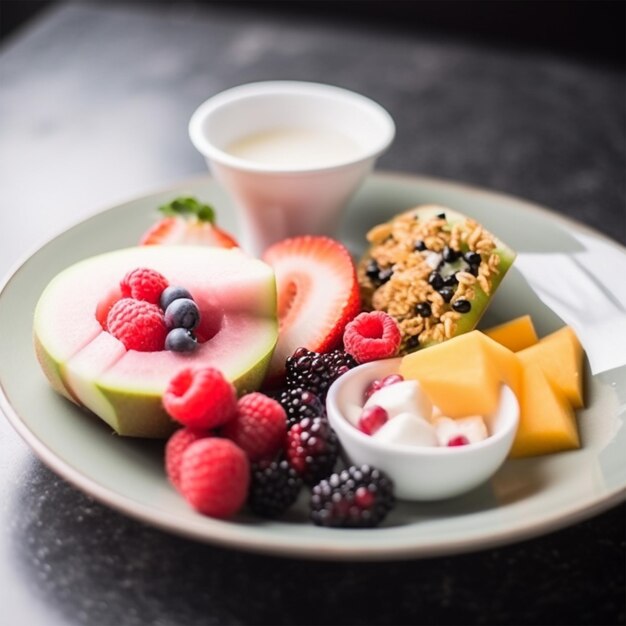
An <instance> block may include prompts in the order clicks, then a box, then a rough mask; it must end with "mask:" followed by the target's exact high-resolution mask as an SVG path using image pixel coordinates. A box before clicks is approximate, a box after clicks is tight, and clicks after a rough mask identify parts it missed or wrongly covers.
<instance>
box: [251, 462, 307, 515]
mask: <svg viewBox="0 0 626 626" xmlns="http://www.w3.org/2000/svg"><path fill="white" fill-rule="evenodd" d="M301 489H302V478H300V476H299V475H298V473H297V472H296V470H294V469H293V467H291V466H290V465H289V463H288V462H287V461H286V460H285V459H282V460H278V461H272V462H271V463H269V462H267V461H265V462H262V463H260V464H258V465H254V466H253V467H252V472H251V479H250V490H249V493H248V506H249V507H250V510H251V511H252V512H253V513H256V514H257V515H261V516H262V517H270V518H272V517H278V516H279V515H282V514H283V513H284V512H285V511H286V510H287V509H288V508H289V507H290V506H291V505H292V504H293V503H294V502H295V501H296V500H297V499H298V495H299V493H300V490H301Z"/></svg>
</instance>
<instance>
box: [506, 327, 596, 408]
mask: <svg viewBox="0 0 626 626" xmlns="http://www.w3.org/2000/svg"><path fill="white" fill-rule="evenodd" d="M518 356H519V357H520V358H522V359H523V360H524V361H525V362H526V361H532V362H534V363H536V364H537V365H539V366H540V367H541V369H542V370H543V372H544V374H545V375H546V376H547V378H548V380H549V381H550V382H551V383H552V384H553V385H554V386H555V387H556V388H557V389H559V390H560V391H561V393H562V394H563V395H564V396H565V397H566V398H567V400H568V401H569V402H570V404H571V405H572V407H573V408H575V409H579V408H581V407H583V406H584V399H583V349H582V346H581V345H580V342H579V341H578V337H577V336H576V334H575V333H574V331H573V330H572V329H571V328H570V327H569V326H564V327H563V328H560V329H559V330H557V331H556V332H553V333H552V334H550V335H547V336H546V337H544V338H543V339H541V340H540V341H539V343H537V344H535V345H534V346H531V347H529V348H526V349H524V350H522V351H521V352H519V353H518Z"/></svg>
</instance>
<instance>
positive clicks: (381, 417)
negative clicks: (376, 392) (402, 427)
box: [358, 404, 389, 435]
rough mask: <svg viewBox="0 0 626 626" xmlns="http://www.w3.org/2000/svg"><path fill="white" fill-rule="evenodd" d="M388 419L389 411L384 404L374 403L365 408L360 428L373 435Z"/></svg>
mask: <svg viewBox="0 0 626 626" xmlns="http://www.w3.org/2000/svg"><path fill="white" fill-rule="evenodd" d="M388 419H389V415H387V411H385V409H383V407H382V406H378V405H377V404H374V405H373V406H368V407H367V408H366V409H363V412H362V413H361V417H360V418H359V424H358V428H359V430H360V431H362V432H364V433H365V434H366V435H373V434H374V433H375V432H376V431H377V430H378V429H379V428H380V427H381V426H382V425H383V424H384V423H385V422H386V421H387V420H388Z"/></svg>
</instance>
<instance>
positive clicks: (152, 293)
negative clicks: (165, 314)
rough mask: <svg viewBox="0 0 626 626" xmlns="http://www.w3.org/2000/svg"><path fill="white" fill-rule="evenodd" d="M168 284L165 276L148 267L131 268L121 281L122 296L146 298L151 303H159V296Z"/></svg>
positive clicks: (138, 298) (136, 298) (137, 298)
mask: <svg viewBox="0 0 626 626" xmlns="http://www.w3.org/2000/svg"><path fill="white" fill-rule="evenodd" d="M167 285H168V283H167V278H165V276H163V275H162V274H159V272H157V271H155V270H151V269H150V268H147V267H138V268H137V269H134V270H131V271H130V272H128V273H127V274H126V276H124V278H122V281H121V282H120V287H121V289H122V297H124V298H134V299H135V300H145V301H146V302H150V304H158V303H159V298H160V297H161V294H162V293H163V290H164V289H165V288H166V287H167Z"/></svg>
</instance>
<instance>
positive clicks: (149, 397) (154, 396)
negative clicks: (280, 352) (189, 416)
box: [96, 324, 278, 439]
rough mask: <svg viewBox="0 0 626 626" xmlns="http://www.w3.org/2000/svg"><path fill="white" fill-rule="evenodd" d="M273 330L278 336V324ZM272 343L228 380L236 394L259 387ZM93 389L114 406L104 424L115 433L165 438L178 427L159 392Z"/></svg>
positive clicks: (269, 356)
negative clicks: (259, 355) (165, 408)
mask: <svg viewBox="0 0 626 626" xmlns="http://www.w3.org/2000/svg"><path fill="white" fill-rule="evenodd" d="M276 331H277V332H276V337H278V324H277V325H276ZM275 343H276V342H274V344H273V345H272V347H271V349H269V350H268V352H266V353H265V354H264V355H262V356H261V357H260V358H259V360H258V361H257V362H256V363H255V364H254V365H253V366H252V367H251V368H250V369H249V370H247V371H244V372H242V373H241V374H240V375H239V376H237V378H234V379H233V380H231V382H232V383H233V385H234V386H235V388H236V389H237V394H238V395H239V396H242V395H244V394H245V393H248V392H250V391H254V390H256V389H259V388H260V387H261V383H262V382H263V378H264V376H265V372H266V370H267V367H268V366H269V362H270V359H271V358H272V353H273V351H274V345H275ZM96 388H97V389H98V391H100V392H101V393H102V395H103V396H104V398H106V400H108V402H109V403H110V405H111V407H112V409H113V414H114V415H115V417H116V418H117V419H116V420H115V421H108V422H107V423H108V424H109V426H111V428H113V430H115V432H116V433H117V434H118V435H122V436H125V437H144V438H156V439H161V438H163V439H164V438H166V437H169V436H170V435H171V434H172V433H173V432H174V431H175V430H176V429H177V428H178V427H180V424H178V423H177V422H174V421H173V420H172V419H171V418H170V416H169V415H168V414H167V413H166V412H165V410H164V409H163V402H162V395H161V394H158V393H146V392H131V391H126V390H123V391H122V390H118V389H114V388H110V387H106V386H104V385H99V384H96Z"/></svg>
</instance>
